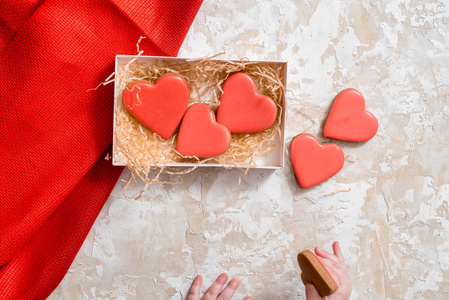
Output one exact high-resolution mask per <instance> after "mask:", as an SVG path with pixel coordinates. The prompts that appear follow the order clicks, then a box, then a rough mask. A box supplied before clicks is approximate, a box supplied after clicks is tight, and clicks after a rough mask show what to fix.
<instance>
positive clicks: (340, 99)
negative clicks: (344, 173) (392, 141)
mask: <svg viewBox="0 0 449 300" xmlns="http://www.w3.org/2000/svg"><path fill="white" fill-rule="evenodd" d="M377 128H378V123H377V119H376V117H375V116H374V115H373V114H372V113H370V112H369V111H367V110H365V99H364V98H363V96H362V94H361V93H360V92H359V91H357V90H354V89H346V90H343V91H341V92H340V93H339V94H338V95H337V97H336V98H335V101H334V104H333V105H332V108H331V110H330V112H329V116H328V117H327V121H326V124H325V125H324V132H323V135H324V136H325V137H328V138H333V139H336V140H341V141H348V142H365V141H368V140H369V139H371V138H372V137H373V136H374V135H375V134H376V132H377Z"/></svg>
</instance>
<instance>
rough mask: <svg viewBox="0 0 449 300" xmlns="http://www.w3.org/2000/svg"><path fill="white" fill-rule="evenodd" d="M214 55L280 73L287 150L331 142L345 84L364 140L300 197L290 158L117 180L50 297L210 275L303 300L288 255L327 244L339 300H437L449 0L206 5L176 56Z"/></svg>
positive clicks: (149, 287)
mask: <svg viewBox="0 0 449 300" xmlns="http://www.w3.org/2000/svg"><path fill="white" fill-rule="evenodd" d="M220 52H225V53H226V54H225V55H224V56H223V58H230V59H240V58H243V57H246V58H249V59H251V60H262V59H263V60H282V61H287V62H288V88H289V89H290V90H291V92H290V93H289V95H288V102H289V104H291V105H290V106H289V108H288V118H287V132H286V143H287V145H289V142H290V140H291V138H292V137H293V136H294V135H296V134H298V133H302V132H305V131H306V132H308V133H311V134H313V135H315V136H317V137H318V139H319V140H320V141H321V142H327V141H330V140H328V139H326V138H324V137H323V136H322V128H323V123H324V120H325V118H326V116H327V112H328V110H329V108H330V105H331V104H332V100H333V98H334V97H335V96H336V95H337V93H338V92H339V91H341V90H342V89H344V88H348V87H352V88H356V89H358V90H359V91H361V92H362V93H363V94H364V96H365V98H366V102H367V109H368V110H370V111H371V112H373V113H374V115H375V116H376V117H377V118H378V120H379V131H378V133H377V135H376V136H375V137H374V138H373V139H372V140H370V141H368V142H366V143H363V144H355V143H346V142H339V141H336V143H337V144H338V145H340V146H341V147H342V148H343V151H344V152H345V155H346V160H345V166H344V167H343V169H342V170H341V172H340V173H339V174H337V175H336V176H335V177H333V178H332V179H330V180H328V181H326V182H324V183H322V184H320V185H318V186H316V187H314V188H311V189H308V190H301V189H299V188H298V186H297V184H296V182H295V180H294V177H292V172H291V168H290V166H289V164H288V161H286V163H285V168H284V169H283V170H278V171H264V170H251V171H250V172H249V174H248V175H247V176H245V177H242V183H241V184H240V185H238V177H239V175H240V174H241V173H240V171H238V170H224V169H208V168H207V169H199V170H196V171H195V172H193V173H191V174H189V175H187V176H185V177H184V183H183V184H182V185H177V186H165V187H159V186H152V187H151V188H150V190H149V191H147V192H145V193H144V195H143V199H141V200H138V201H134V200H132V201H127V200H126V199H125V197H124V195H123V188H124V183H123V182H119V183H118V184H117V186H116V188H115V189H114V191H113V193H112V195H111V197H110V198H109V200H108V201H107V203H106V205H105V206H104V208H103V210H102V212H101V213H100V216H99V218H98V219H97V221H96V222H95V224H94V226H93V228H92V230H91V232H90V234H89V236H88V237H87V239H86V241H85V243H84V245H83V246H82V248H81V250H80V252H79V253H78V256H77V257H76V258H75V260H74V262H73V264H72V266H71V268H70V270H69V272H68V273H67V275H66V276H65V278H64V280H63V281H62V283H61V284H60V285H59V286H58V288H57V289H56V290H55V291H54V293H53V294H52V295H51V296H50V297H49V299H62V298H64V299H106V298H111V299H182V298H184V297H185V295H186V292H187V290H188V289H189V287H190V284H191V281H192V280H193V278H194V276H195V275H196V274H202V275H203V276H204V277H205V284H204V285H207V286H208V285H209V284H210V283H211V282H212V281H213V280H215V278H216V276H218V274H219V273H220V272H221V271H226V272H228V273H229V274H230V275H231V276H238V277H239V278H240V279H241V281H242V283H241V285H240V287H239V289H238V295H237V296H236V297H235V299H241V298H243V295H246V294H248V295H251V296H253V297H254V298H255V299H302V298H304V286H303V285H302V283H301V281H300V279H299V278H300V274H299V271H298V267H297V262H296V254H297V253H298V252H299V251H300V250H303V249H305V248H313V247H314V246H316V245H318V246H321V247H324V248H325V249H327V250H330V249H331V247H330V246H331V243H332V241H334V240H339V241H340V243H341V245H342V249H343V253H344V255H345V257H346V261H347V264H348V265H349V268H350V274H351V277H352V281H353V292H352V297H351V298H352V299H383V298H388V299H448V298H449V283H448V282H449V254H448V253H449V220H448V217H449V212H448V209H449V207H448V200H449V184H448V183H449V151H448V148H449V142H448V141H449V130H448V119H449V99H448V98H449V97H448V95H449V1H448V0H440V1H435V0H426V1H412V0H398V1H368V0H347V1H335V0H322V1H317V0H315V1H293V0H266V1H263V0H245V1H243V0H241V1H238V0H223V1H207V0H206V1H205V3H204V4H203V6H202V8H201V10H200V11H199V13H198V16H197V19H196V21H195V22H194V24H193V26H192V28H191V30H190V32H189V34H188V35H187V38H186V40H185V42H184V44H183V46H182V49H181V51H180V53H179V56H181V57H194V58H197V57H203V56H211V55H214V54H217V53H220ZM109 88H112V86H109ZM111 101H112V99H111ZM122 178H123V179H128V178H129V172H128V171H125V172H124V173H123V175H122ZM139 188H140V187H139V186H137V187H136V191H137V190H139ZM204 288H205V286H204Z"/></svg>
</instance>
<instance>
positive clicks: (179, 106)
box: [123, 74, 190, 139]
mask: <svg viewBox="0 0 449 300" xmlns="http://www.w3.org/2000/svg"><path fill="white" fill-rule="evenodd" d="M189 98H190V89H189V85H188V84H187V82H186V81H185V80H184V78H182V77H181V76H179V75H176V74H167V75H164V76H162V77H160V78H159V79H158V80H157V82H156V83H155V84H152V83H150V82H148V81H136V82H133V83H131V84H130V85H128V86H127V87H126V89H125V91H124V92H123V104H124V105H125V107H126V109H127V110H128V111H129V112H130V114H131V115H133V116H134V117H135V118H136V119H137V120H138V121H139V122H141V123H142V124H143V125H145V126H146V127H147V128H148V129H150V130H152V131H154V132H155V133H157V134H159V135H160V136H161V137H162V138H164V139H168V138H170V136H171V135H172V134H173V132H175V130H176V128H177V127H178V125H179V122H181V119H182V117H183V116H184V113H185V111H186V108H187V105H188V104H189Z"/></svg>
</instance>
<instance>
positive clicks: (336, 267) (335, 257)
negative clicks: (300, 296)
mask: <svg viewBox="0 0 449 300" xmlns="http://www.w3.org/2000/svg"><path fill="white" fill-rule="evenodd" d="M332 249H333V250H334V254H330V253H328V252H327V251H325V250H323V249H321V248H318V247H317V248H315V254H316V255H317V256H318V258H319V259H320V260H321V262H322V263H323V265H324V266H325V267H326V269H327V270H328V271H329V273H330V274H331V275H332V277H333V278H334V280H335V281H336V282H337V285H338V290H337V291H336V292H335V293H333V294H332V295H329V296H327V297H326V298H322V297H321V296H320V294H319V293H318V291H317V290H316V288H315V286H314V285H313V284H311V283H308V284H306V299H307V300H317V299H327V300H348V299H349V296H350V295H351V290H352V288H351V279H350V278H349V273H348V267H347V266H346V264H345V261H344V258H343V254H342V253H341V249H340V245H339V244H338V242H334V243H333V244H332Z"/></svg>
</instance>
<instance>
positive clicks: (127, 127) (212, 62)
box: [112, 55, 287, 173]
mask: <svg viewBox="0 0 449 300" xmlns="http://www.w3.org/2000/svg"><path fill="white" fill-rule="evenodd" d="M236 72H244V73H247V74H248V75H250V76H251V77H253V79H254V80H255V81H256V84H257V86H258V93H260V94H267V93H268V95H267V96H269V97H271V98H272V99H273V100H274V101H275V103H276V104H277V107H278V115H277V118H276V121H275V123H274V124H273V125H272V126H271V127H270V128H268V129H266V130H264V131H261V132H257V133H251V134H232V135H231V145H230V147H229V148H228V150H227V151H226V152H225V153H223V154H221V155H219V156H217V157H212V158H200V159H198V158H185V157H182V156H181V155H179V153H177V152H176V151H175V148H176V135H177V133H176V132H175V134H174V135H173V136H172V137H171V138H170V139H168V140H164V139H162V138H161V137H159V136H158V135H156V134H154V133H153V132H151V131H150V130H149V129H148V128H146V127H145V126H143V125H142V124H141V123H139V121H137V120H136V119H135V118H134V117H133V116H132V115H131V114H130V113H129V112H128V111H127V110H126V108H125V107H124V105H123V100H122V97H123V91H124V89H125V88H126V86H127V85H129V84H130V83H132V82H134V81H136V80H147V81H149V82H151V83H155V82H156V81H157V79H158V78H159V77H160V76H162V75H165V74H168V73H176V74H179V75H181V76H183V77H184V78H185V79H186V81H187V83H188V84H189V87H190V91H191V95H190V101H189V106H190V105H191V104H193V103H197V102H202V103H205V104H207V105H209V106H210V107H211V108H212V109H213V110H214V111H215V110H216V108H217V107H218V105H219V97H220V94H221V86H222V84H223V82H224V81H225V80H226V79H227V78H228V77H229V76H230V75H231V74H233V73H236ZM286 80H287V63H286V62H278V61H225V60H218V59H199V60H192V59H184V58H169V57H153V56H129V55H117V56H116V61H115V88H114V99H115V100H114V137H113V157H112V163H113V165H115V166H128V167H130V168H131V169H138V171H139V172H141V173H142V172H147V171H149V170H151V169H154V168H155V167H190V168H195V167H237V168H242V169H247V168H264V169H280V168H283V166H284V153H285V149H284V148H285V144H284V129H285V111H286V99H285V87H286ZM266 89H268V90H266Z"/></svg>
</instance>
